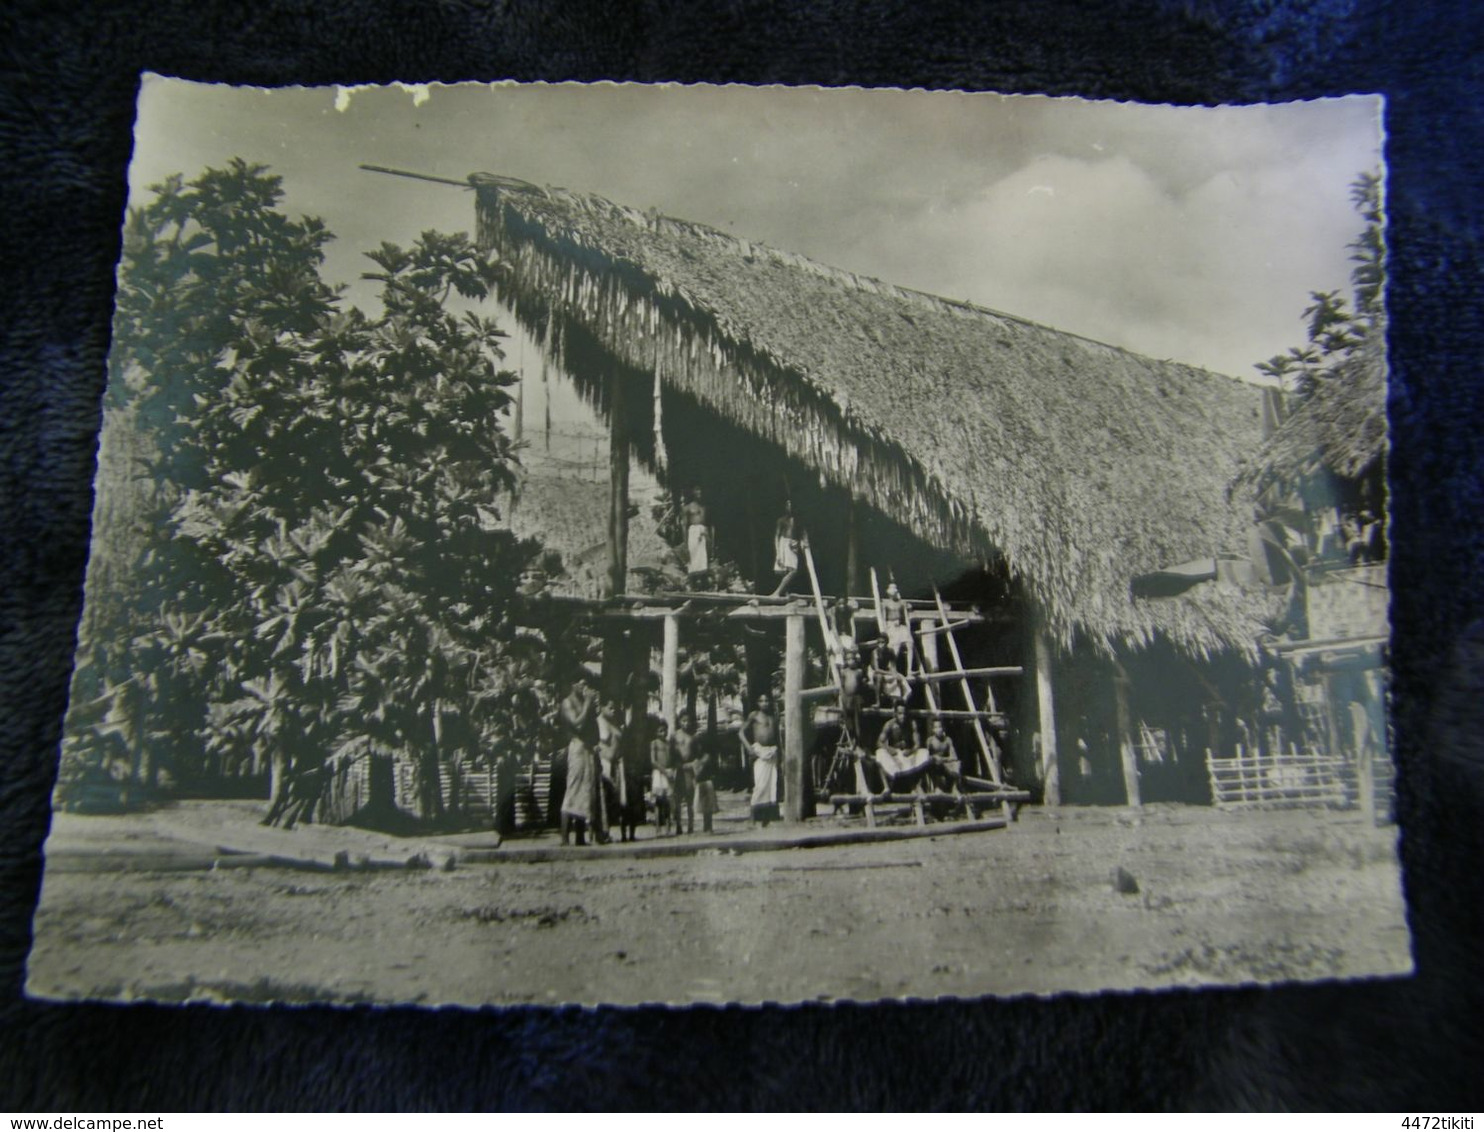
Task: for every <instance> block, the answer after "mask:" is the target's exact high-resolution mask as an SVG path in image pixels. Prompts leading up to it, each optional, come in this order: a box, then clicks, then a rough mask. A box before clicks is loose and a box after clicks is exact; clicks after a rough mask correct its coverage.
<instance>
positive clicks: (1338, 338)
mask: <svg viewBox="0 0 1484 1132" xmlns="http://www.w3.org/2000/svg"><path fill="white" fill-rule="evenodd" d="M1350 199H1351V201H1352V203H1353V204H1354V205H1355V209H1356V211H1357V212H1358V213H1360V216H1361V219H1363V220H1364V221H1365V228H1364V229H1362V231H1361V233H1360V235H1359V236H1357V237H1356V238H1355V239H1354V240H1352V241H1351V242H1350V244H1349V248H1350V252H1351V254H1350V261H1351V262H1352V263H1353V264H1354V265H1355V266H1354V267H1353V268H1352V269H1351V272H1350V284H1351V288H1352V291H1353V297H1352V299H1351V300H1348V301H1347V300H1346V299H1345V297H1344V296H1342V295H1341V294H1340V293H1339V292H1338V291H1311V292H1309V305H1308V306H1307V307H1305V308H1304V311H1303V316H1302V317H1303V319H1304V326H1305V330H1306V332H1307V339H1308V340H1307V342H1306V343H1305V345H1303V346H1300V347H1292V348H1290V349H1289V350H1288V351H1287V352H1286V353H1282V354H1277V355H1275V356H1274V357H1271V358H1269V359H1268V360H1267V361H1265V362H1258V363H1257V365H1256V366H1255V367H1254V368H1256V369H1257V371H1258V372H1259V373H1262V374H1264V375H1266V376H1268V377H1271V378H1273V379H1275V380H1276V381H1277V382H1278V385H1279V387H1280V388H1282V389H1285V390H1289V391H1291V392H1292V393H1293V394H1294V395H1295V396H1296V397H1297V398H1298V399H1299V400H1300V401H1303V400H1307V399H1308V398H1309V397H1311V396H1312V395H1313V394H1314V391H1315V389H1316V388H1317V387H1318V385H1319V384H1320V383H1322V382H1324V381H1326V380H1329V379H1331V378H1332V377H1334V376H1335V374H1336V372H1337V369H1338V367H1339V366H1340V364H1341V363H1342V362H1344V361H1345V360H1346V359H1348V358H1351V357H1353V356H1354V355H1355V354H1356V352H1357V351H1359V350H1361V349H1363V348H1371V349H1374V348H1377V346H1378V344H1379V343H1380V342H1381V341H1382V340H1383V339H1384V335H1385V307H1384V301H1383V295H1384V291H1385V281H1386V244H1385V236H1384V233H1383V230H1382V227H1381V176H1380V174H1379V173H1362V174H1361V175H1360V176H1359V177H1357V178H1356V179H1355V181H1354V183H1353V184H1352V185H1351V186H1350ZM1350 302H1353V303H1354V306H1353V308H1352V307H1351V306H1350V305H1349V303H1350Z"/></svg>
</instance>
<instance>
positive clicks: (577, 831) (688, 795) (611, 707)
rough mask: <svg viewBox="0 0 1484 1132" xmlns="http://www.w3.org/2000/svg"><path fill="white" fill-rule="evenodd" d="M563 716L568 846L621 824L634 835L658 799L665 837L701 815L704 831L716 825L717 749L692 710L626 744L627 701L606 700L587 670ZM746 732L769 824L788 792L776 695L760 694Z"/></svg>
mask: <svg viewBox="0 0 1484 1132" xmlns="http://www.w3.org/2000/svg"><path fill="white" fill-rule="evenodd" d="M558 716H559V718H560V721H561V724H562V727H563V728H564V730H565V731H566V733H567V749H566V756H567V778H566V787H565V790H564V791H563V794H562V801H561V809H560V815H559V816H560V828H561V838H562V844H563V845H568V844H571V843H572V842H573V841H574V840H575V842H576V844H578V845H584V844H586V843H587V838H588V837H589V836H590V837H591V838H592V839H593V841H594V842H596V843H597V844H606V843H607V842H608V841H610V840H612V834H611V831H612V829H613V827H614V826H617V827H618V829H619V838H620V840H622V841H632V840H634V839H635V838H636V836H637V828H638V826H639V825H641V824H642V823H643V822H644V821H645V820H646V819H647V817H648V808H649V804H650V803H652V804H653V807H654V824H655V829H656V831H657V832H658V834H659V835H660V836H666V835H671V836H678V835H679V834H680V833H682V832H685V833H694V832H695V828H696V817H697V815H698V814H699V816H700V819H701V829H702V832H704V833H711V832H713V821H714V817H715V815H716V813H717V811H718V809H719V806H718V803H717V794H716V777H717V771H718V759H717V752H716V751H715V750H713V749H712V747H711V746H710V744H708V742H707V741H706V740H705V739H703V738H702V737H701V736H700V735H698V734H697V732H696V730H695V728H694V725H693V720H692V717H691V715H690V713H689V712H681V713H680V715H679V716H678V717H677V718H676V720H675V729H674V732H673V734H672V733H671V731H670V728H669V725H668V724H667V723H665V722H664V721H663V720H660V721H657V722H655V723H654V725H653V735H652V737H651V738H650V740H649V743H648V745H647V748H644V747H641V746H640V745H639V744H636V743H626V742H624V738H625V736H624V722H623V713H622V709H621V707H620V706H619V704H618V703H617V702H616V701H612V700H609V701H606V702H604V701H603V700H602V699H601V698H600V697H599V695H598V693H597V691H596V690H595V689H594V688H593V686H592V682H591V678H590V677H589V676H588V675H587V674H586V673H583V674H581V675H579V676H578V677H577V678H576V679H575V680H574V681H573V683H572V686H571V690H570V691H569V692H568V694H567V695H566V697H565V698H563V700H562V701H561V704H560V705H559V707H558ZM738 739H739V742H740V744H741V750H742V752H743V754H744V755H745V756H746V757H747V758H748V759H749V760H750V761H751V763H752V778H753V782H752V795H751V810H752V818H753V821H754V822H756V823H759V824H761V825H767V824H768V823H769V822H771V821H776V820H777V819H778V817H779V812H778V802H779V796H780V791H779V774H778V770H779V743H778V717H777V715H776V713H775V712H774V710H773V705H772V699H771V697H769V696H767V695H762V696H760V697H758V701H757V707H756V708H755V709H754V710H753V712H752V713H751V714H750V715H748V717H747V718H746V720H745V721H744V722H743V724H742V726H741V728H740V730H739V732H738ZM645 754H647V756H648V758H647V763H646V762H645V760H644V758H643V756H644V755H645ZM646 789H647V792H648V797H647V798H646Z"/></svg>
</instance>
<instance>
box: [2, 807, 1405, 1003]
mask: <svg viewBox="0 0 1484 1132" xmlns="http://www.w3.org/2000/svg"><path fill="white" fill-rule="evenodd" d="M237 805H238V806H239V807H240V805H241V804H237ZM209 818H210V810H209V809H206V808H203V809H201V810H199V811H197V819H198V820H200V821H202V822H206V821H208V820H209ZM100 823H101V824H100ZM109 823H112V824H109ZM120 823H122V824H120ZM131 823H132V824H131ZM128 830H132V831H133V832H132V834H129V835H126V833H125V832H121V831H128ZM344 834H345V836H346V837H348V838H349V839H351V840H352V841H354V839H355V838H357V837H360V838H363V839H364V838H367V837H370V836H372V835H366V834H358V833H356V832H355V831H344ZM335 835H337V831H322V832H321V833H319V834H318V835H317V836H319V837H322V838H323V837H326V836H335ZM90 839H91V842H90ZM1395 840H1396V829H1395V827H1390V826H1388V827H1382V828H1371V827H1369V826H1368V824H1367V823H1366V822H1365V820H1364V819H1363V818H1362V817H1361V816H1360V815H1358V814H1354V813H1331V812H1324V811H1289V812H1269V813H1242V814H1229V813H1221V812H1217V811H1215V810H1211V809H1205V808H1197V807H1178V806H1171V807H1163V806H1154V807H1147V808H1146V809H1145V810H1144V811H1142V812H1141V813H1139V814H1137V815H1135V814H1132V813H1130V812H1127V811H1121V810H1109V809H1079V808H1064V809H1062V810H1061V811H1059V812H1058V813H1050V812H1044V811H1037V810H1027V811H1026V812H1025V813H1024V814H1023V815H1022V818H1021V820H1020V821H1019V822H1018V823H1017V824H1015V825H1012V826H1011V827H1010V828H1008V829H1001V830H993V831H988V832H979V833H968V834H961V835H958V836H930V837H924V838H920V839H916V840H910V841H898V842H890V843H883V844H869V845H836V846H830V847H824V848H810V849H796V850H781V851H765V852H749V853H742V854H737V853H734V852H732V851H730V850H728V849H726V848H716V847H714V846H713V847H710V848H707V849H705V850H703V852H701V853H700V854H699V855H690V856H683V857H667V858H662V859H647V860H646V859H633V858H620V857H613V858H610V859H596V860H594V859H582V860H575V859H574V860H561V859H559V860H555V861H543V862H539V863H515V862H499V863H482V864H470V865H464V866H461V867H458V868H455V869H453V870H451V871H442V870H438V869H433V870H421V869H419V870H388V871H355V870H352V871H338V872H331V871H323V872H309V871H302V870H294V869H287V868H282V867H267V866H265V867H237V868H217V869H214V870H213V869H211V868H209V863H210V854H209V852H206V851H204V850H203V849H202V847H201V846H200V845H196V846H195V847H194V848H193V847H192V846H191V845H190V844H189V843H188V842H187V841H180V840H173V839H172V837H171V836H170V835H165V834H161V833H160V832H159V831H158V830H157V829H153V828H151V827H150V826H149V824H148V823H147V822H145V821H143V820H141V819H138V818H129V819H121V818H82V817H76V816H73V815H66V816H65V820H63V819H62V818H59V824H58V826H57V827H56V828H55V829H54V832H53V842H52V844H49V847H48V855H49V862H50V864H49V868H48V871H47V875H46V879H45V884H44V888H43V894H42V900H41V905H40V908H39V909H38V912H37V915H36V921H35V933H36V946H35V949H34V951H33V954H32V956H31V961H30V981H29V989H30V992H31V993H33V994H38V995H43V996H48V997H67V998H76V997H86V998H107V999H155V1000H164V1001H183V1000H192V1001H218V1002H220V1001H251V1002H269V1001H280V1002H282V1001H291V1002H311V1001H313V1002H334V1003H357V1002H384V1003H395V1002H412V1003H423V1004H429V1005H432V1004H443V1003H460V1004H470V1005H475V1004H485V1003H495V1004H500V1003H560V1002H577V1003H598V1002H607V1003H646V1002H697V1001H699V1002H744V1003H757V1002H767V1001H772V1002H798V1001H803V1000H824V1001H829V1000H850V999H854V1000H871V999H878V998H883V997H888V998H936V997H940V996H960V997H969V996H978V995H984V994H997V995H1007V994H1021V993H1046V992H1055V991H1080V992H1091V991H1097V990H1103V989H1111V988H1131V987H1167V986H1193V985H1201V984H1213V983H1215V984H1232V983H1249V982H1259V983H1264V982H1275V981H1285V980H1308V979H1329V978H1344V977H1351V976H1358V975H1378V974H1396V973H1406V972H1408V971H1410V969H1411V958H1410V951H1409V945H1408V937H1407V930H1406V922H1405V909H1404V906H1403V901H1402V896H1401V892H1400V884H1399V879H1398V873H1397V869H1396V853H1395ZM103 842H106V843H107V846H108V852H107V853H106V854H104V855H100V854H98V853H97V852H92V853H91V855H90V852H91V851H90V849H89V845H90V843H91V844H92V845H93V848H94V849H97V848H98V846H99V844H101V843H103ZM466 843H467V842H466ZM203 852H204V853H205V857H204V860H203ZM193 853H194V854H195V856H194V858H193V857H192V854H193ZM121 857H127V858H128V860H127V861H124V862H123V863H122V865H121V864H120V858H121ZM105 860H106V861H107V862H108V864H107V867H106V868H105V867H102V866H101V865H100V862H103V861H105ZM90 862H91V863H90ZM240 863H244V864H246V863H248V862H246V860H244V861H242V862H240ZM1119 868H1121V869H1123V870H1125V871H1126V872H1127V874H1128V875H1129V876H1130V877H1132V878H1133V880H1134V882H1135V883H1136V885H1137V889H1138V891H1136V892H1127V891H1120V890H1119V887H1118V885H1117V884H1115V879H1114V874H1115V871H1116V870H1117V869H1119ZM1123 887H1124V888H1129V887H1132V886H1130V885H1128V884H1127V883H1125V885H1124V886H1123Z"/></svg>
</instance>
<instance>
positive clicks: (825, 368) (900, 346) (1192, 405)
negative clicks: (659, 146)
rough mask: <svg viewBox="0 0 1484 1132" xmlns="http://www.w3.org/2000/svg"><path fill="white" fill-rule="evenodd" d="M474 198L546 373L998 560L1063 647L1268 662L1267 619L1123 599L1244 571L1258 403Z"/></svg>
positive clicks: (1221, 385) (643, 220) (629, 218)
mask: <svg viewBox="0 0 1484 1132" xmlns="http://www.w3.org/2000/svg"><path fill="white" fill-rule="evenodd" d="M470 182H471V183H472V184H473V185H474V186H475V188H476V189H477V190H478V224H479V228H478V232H479V240H480V243H481V244H482V245H484V246H485V247H488V248H491V249H494V250H495V251H496V252H497V253H498V255H499V256H500V258H501V260H502V262H503V263H504V264H505V267H506V277H505V280H504V282H503V284H502V286H501V292H500V294H501V299H502V301H503V302H505V303H506V304H507V305H509V306H510V308H511V309H512V311H513V313H514V314H515V317H516V318H517V320H518V321H519V322H520V323H521V324H522V325H523V326H524V327H525V328H526V329H527V330H528V331H529V332H531V333H532V334H533V335H535V336H536V337H537V338H538V339H540V340H542V341H543V342H544V343H545V344H546V348H547V349H548V350H552V351H554V352H556V353H558V354H560V353H561V352H562V351H563V349H564V343H565V342H566V341H567V340H568V338H569V336H576V335H578V334H580V335H582V336H583V337H584V338H587V339H590V340H592V341H596V342H597V343H599V344H600V345H601V348H602V349H603V350H604V351H606V353H607V354H608V355H609V356H611V358H612V359H613V360H614V362H615V364H616V366H619V367H626V368H628V369H629V370H631V371H643V372H646V373H655V372H657V373H658V374H659V377H660V380H661V381H662V382H664V383H665V384H666V385H668V386H671V387H672V388H675V389H678V390H680V391H683V392H684V393H685V394H687V395H688V396H690V397H692V398H694V399H695V400H696V401H697V402H699V403H700V404H701V405H703V406H705V407H706V408H707V409H708V410H709V411H711V412H714V413H716V414H718V415H719V416H721V417H723V418H725V419H726V420H729V421H731V422H733V423H735V424H737V425H739V426H740V427H742V428H745V429H746V430H747V431H748V432H749V433H750V434H752V435H754V436H756V437H758V438H760V439H762V440H764V441H767V442H770V443H771V444H773V445H776V446H777V447H778V448H780V449H782V450H783V451H784V452H785V453H787V454H788V455H789V456H791V457H793V458H795V459H797V460H799V461H801V462H802V463H804V464H805V465H806V466H808V467H809V468H810V469H812V470H813V471H815V472H816V473H817V474H818V475H820V476H821V477H823V478H825V479H827V480H828V481H829V482H831V483H833V484H836V485H839V486H841V487H848V488H849V490H851V491H852V492H853V493H854V494H855V495H856V497H857V498H859V499H861V500H863V501H864V502H865V503H867V504H869V505H870V506H871V507H874V508H876V509H877V510H879V511H880V512H882V513H883V514H884V515H886V516H889V517H891V518H892V519H894V520H896V521H897V522H900V523H902V524H904V525H906V526H907V527H909V528H910V529H911V530H912V531H913V532H914V533H915V534H916V535H917V536H918V537H919V538H921V539H923V540H925V541H926V542H929V543H932V544H934V545H936V546H938V547H940V548H943V549H947V550H952V551H954V552H955V553H958V554H961V555H962V556H963V557H964V558H965V559H968V560H984V559H988V558H991V557H995V556H1003V558H1004V559H1005V561H1006V562H1007V563H1008V564H1009V567H1010V568H1011V569H1012V570H1013V571H1014V573H1015V574H1016V575H1017V576H1018V577H1020V579H1021V580H1022V582H1023V584H1024V586H1025V588H1026V590H1027V591H1028V592H1029V593H1030V594H1031V595H1032V596H1033V597H1034V598H1035V599H1036V600H1037V601H1038V602H1039V603H1040V605H1041V606H1042V607H1043V608H1044V610H1045V611H1046V616H1047V621H1048V625H1049V627H1050V629H1051V630H1052V632H1053V634H1054V635H1055V636H1056V637H1057V638H1059V639H1060V640H1061V641H1062V643H1063V644H1064V645H1068V646H1070V645H1071V644H1072V643H1073V641H1074V640H1075V639H1076V638H1077V637H1078V635H1079V633H1080V634H1081V635H1082V637H1083V638H1085V639H1086V640H1088V641H1091V642H1092V643H1094V644H1095V645H1096V646H1098V647H1101V648H1103V649H1114V648H1138V647H1141V646H1144V645H1147V644H1149V643H1150V642H1152V641H1153V640H1154V639H1155V638H1156V637H1158V636H1161V635H1163V636H1164V637H1166V638H1167V639H1169V640H1170V641H1171V642H1172V643H1173V644H1175V645H1176V646H1177V647H1179V648H1181V649H1182V650H1184V651H1187V652H1190V653H1193V654H1196V655H1207V654H1209V653H1212V652H1216V651H1220V650H1223V649H1230V648H1234V649H1239V650H1242V651H1244V652H1250V651H1251V650H1252V648H1253V642H1254V640H1255V638H1256V636H1257V634H1258V633H1259V632H1260V631H1261V624H1260V621H1261V617H1262V614H1263V613H1264V612H1265V609H1266V604H1265V601H1264V599H1263V598H1262V597H1261V595H1255V594H1244V593H1242V592H1240V591H1236V590H1233V589H1230V588H1218V587H1215V586H1204V587H1199V588H1198V589H1197V590H1196V591H1193V592H1192V593H1191V594H1189V595H1186V596H1183V597H1181V598H1177V599H1171V600H1164V601H1157V602H1153V601H1135V600H1134V599H1133V598H1132V597H1131V596H1130V593H1129V582H1130V579H1131V578H1132V577H1133V576H1134V575H1135V574H1138V573H1142V572H1147V571H1150V570H1155V569H1158V568H1159V567H1161V566H1164V565H1167V564H1169V563H1171V562H1181V561H1186V560H1188V559H1190V558H1192V557H1197V556H1201V555H1211V554H1213V553H1221V552H1226V551H1236V552H1239V551H1241V550H1242V549H1243V548H1244V547H1245V545H1246V526H1247V522H1248V520H1249V519H1250V515H1249V514H1246V513H1244V512H1243V511H1242V509H1241V507H1240V506H1239V505H1235V504H1233V503H1232V502H1231V501H1230V500H1229V499H1228V497H1227V494H1226V486H1227V484H1228V483H1229V482H1230V481H1231V479H1232V477H1233V476H1234V475H1235V474H1236V473H1237V472H1238V470H1239V468H1240V464H1241V460H1242V458H1243V457H1244V455H1246V454H1249V453H1251V452H1252V451H1254V450H1255V449H1256V448H1257V446H1258V444H1259V442H1260V440H1261V399H1260V393H1259V391H1258V390H1257V389H1256V388H1255V387H1253V386H1250V385H1246V384H1243V383H1241V382H1239V381H1237V380H1235V379H1233V378H1227V377H1222V376H1218V375H1213V374H1209V373H1206V372H1204V371H1201V370H1196V369H1193V368H1191V367H1189V366H1184V365H1178V364H1175V363H1171V362H1160V361H1153V360H1151V359H1148V358H1143V357H1139V356H1137V355H1135V354H1132V353H1129V352H1127V351H1125V350H1121V349H1117V348H1115V347H1112V346H1108V345H1104V344H1101V343H1098V342H1093V341H1090V340H1088V339H1084V338H1080V337H1077V336H1075V335H1071V334H1066V333H1063V332H1060V331H1056V330H1053V329H1050V328H1048V327H1044V326H1040V325H1037V324H1035V323H1031V322H1028V321H1025V320H1023V319H1018V318H1014V317H1011V316H1008V315H1003V314H998V313H995V312H992V311H988V310H984V309H982V308H978V307H974V306H971V305H968V304H965V303H958V302H951V301H948V300H945V299H941V298H937V297H934V296H931V295H926V294H922V293H919V292H915V291H910V290H906V289H903V288H899V287H895V286H891V285H889V284H885V283H881V282H878V281H876V280H873V279H866V278H862V277H859V276H856V275H853V274H851V273H849V272H845V271H840V270H836V269H834V268H830V267H826V266H824V265H822V264H818V263H815V262H813V261H811V260H809V259H806V258H804V257H802V256H799V255H794V254H790V253H787V252H782V251H777V250H774V249H772V248H768V247H764V246H762V245H758V244H753V243H749V242H748V241H746V240H741V239H737V238H734V237H732V236H729V235H726V234H724V233H721V232H718V231H716V230H714V229H710V228H707V227H704V226H702V225H698V224H691V223H687V222H684V221H678V220H673V219H669V218H665V217H660V216H656V215H653V214H646V213H643V212H640V211H638V210H636V209H631V208H625V207H623V206H620V205H616V204H613V203H611V202H608V201H606V200H603V199H601V198H598V197H593V196H586V195H582V194H578V193H573V192H568V191H566V190H561V189H541V188H537V187H535V186H533V185H528V184H525V183H524V182H518V181H512V180H510V179H508V178H501V177H495V176H492V175H489V174H474V175H473V176H471V177H470ZM569 368H570V367H569Z"/></svg>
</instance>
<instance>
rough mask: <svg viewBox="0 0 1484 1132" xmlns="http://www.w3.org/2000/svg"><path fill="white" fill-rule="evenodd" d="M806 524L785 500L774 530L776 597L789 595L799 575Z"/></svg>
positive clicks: (790, 501) (791, 504) (790, 503)
mask: <svg viewBox="0 0 1484 1132" xmlns="http://www.w3.org/2000/svg"><path fill="white" fill-rule="evenodd" d="M804 541H805V539H804V524H802V523H800V522H799V519H798V516H797V515H795V514H794V505H793V501H792V500H784V502H783V515H782V516H781V517H780V518H779V520H778V524H777V526H775V527H774V528H773V573H774V574H776V575H777V576H778V586H777V588H775V589H774V590H773V596H774V597H782V596H783V595H784V594H786V593H788V592H789V591H788V588H789V586H791V585H793V581H794V578H796V577H798V573H799V553H800V551H801V550H802V549H803V545H804Z"/></svg>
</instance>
